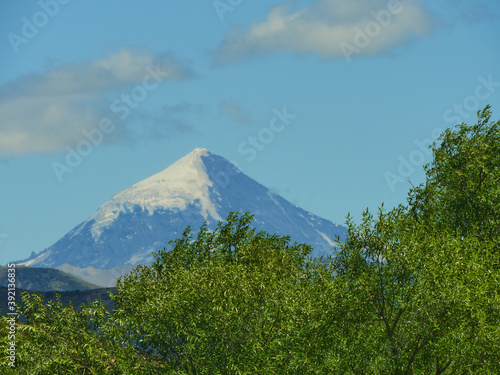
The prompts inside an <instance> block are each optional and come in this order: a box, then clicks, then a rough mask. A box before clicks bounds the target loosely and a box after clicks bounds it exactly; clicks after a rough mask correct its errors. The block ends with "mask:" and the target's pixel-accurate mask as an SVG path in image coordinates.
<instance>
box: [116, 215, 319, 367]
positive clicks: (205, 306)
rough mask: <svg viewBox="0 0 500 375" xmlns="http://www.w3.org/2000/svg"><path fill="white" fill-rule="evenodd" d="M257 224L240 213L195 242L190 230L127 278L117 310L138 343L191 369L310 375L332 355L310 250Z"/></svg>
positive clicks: (168, 361) (171, 363) (203, 230)
mask: <svg viewBox="0 0 500 375" xmlns="http://www.w3.org/2000/svg"><path fill="white" fill-rule="evenodd" d="M250 222H251V216H249V215H248V214H245V215H242V216H238V215H236V214H233V213H232V214H230V215H229V217H228V218H227V220H226V222H225V223H220V224H219V226H218V228H217V229H216V230H215V231H213V232H211V231H209V230H208V229H207V228H206V226H204V227H202V228H201V230H200V232H199V234H198V236H197V238H196V239H195V240H193V238H192V235H191V232H190V230H189V228H188V229H187V230H186V231H185V232H184V234H183V236H182V238H181V239H179V240H176V241H175V242H174V246H173V250H171V251H160V252H159V253H157V254H156V261H155V263H154V264H153V265H152V266H150V267H138V268H136V269H135V270H134V271H132V273H131V274H130V275H128V276H127V277H125V278H124V279H123V280H121V281H120V282H119V283H118V285H117V289H118V293H117V295H116V296H115V297H114V298H115V302H116V308H115V313H116V317H117V319H118V320H119V321H120V322H124V323H125V324H126V327H125V328H126V331H127V332H134V334H133V335H130V337H129V339H130V341H129V342H130V343H131V344H134V343H135V344H136V345H137V347H138V348H140V349H142V350H145V351H147V352H148V353H150V354H156V355H158V356H159V357H161V358H163V359H164V360H165V362H164V364H165V366H167V367H168V368H171V369H173V370H176V371H181V372H182V373H187V374H222V373H224V374H235V373H240V374H271V373H297V374H303V373H306V372H307V370H308V369H312V368H314V367H315V366H316V365H314V364H313V361H317V362H318V363H321V362H324V361H325V359H324V358H322V357H321V356H320V354H321V348H320V342H321V340H318V343H315V341H316V337H315V335H319V334H320V332H319V331H318V325H320V324H321V323H320V322H318V321H316V322H314V321H315V320H314V319H313V317H314V314H315V313H316V312H315V311H314V310H315V307H314V304H313V303H312V298H310V297H311V295H314V294H315V293H317V292H318V290H317V289H318V288H317V285H315V283H314V278H315V277H317V276H318V274H317V272H316V271H315V270H313V269H312V263H311V261H310V260H309V258H307V255H308V254H309V253H310V251H311V248H310V247H309V246H306V245H297V244H291V243H290V239H289V238H288V237H280V236H277V235H269V234H267V233H264V232H260V233H256V232H255V230H254V229H251V228H250ZM313 322H314V323H313ZM127 324H130V326H127ZM304 344H307V345H304ZM311 345H312V346H311Z"/></svg>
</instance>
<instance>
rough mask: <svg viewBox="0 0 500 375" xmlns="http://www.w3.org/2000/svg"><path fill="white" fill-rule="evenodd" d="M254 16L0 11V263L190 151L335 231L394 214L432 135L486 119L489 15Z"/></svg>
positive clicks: (243, 9)
mask: <svg viewBox="0 0 500 375" xmlns="http://www.w3.org/2000/svg"><path fill="white" fill-rule="evenodd" d="M255 3H256V2H251V1H249V0H221V1H204V2H194V1H191V2H189V1H181V0H172V1H154V2H139V1H119V2H118V1H107V2H99V1H94V0H88V1H85V2H83V1H77V0H41V1H38V2H29V3H28V2H18V1H14V0H6V1H3V2H2V3H1V4H0V14H1V16H0V17H1V20H2V22H1V23H0V57H1V61H2V69H1V71H0V197H1V198H0V264H5V263H7V262H9V261H12V260H17V259H21V258H25V257H27V256H29V255H30V253H31V252H32V251H35V252H39V251H41V250H43V249H44V248H46V247H48V246H50V245H52V244H53V243H54V242H56V241H57V240H58V239H59V238H61V237H62V236H63V235H64V234H66V233H67V232H68V231H69V230H71V229H72V228H73V227H75V226H76V225H77V224H79V223H80V222H82V221H84V220H86V219H87V218H88V217H90V216H91V215H92V214H93V213H94V212H95V211H96V210H97V209H98V207H99V206H100V205H101V204H103V203H104V202H106V201H107V200H108V199H110V198H111V197H112V196H113V195H114V194H115V193H117V192H118V191H120V190H122V189H124V188H126V187H128V186H130V185H132V184H134V183H136V182H138V181H140V180H142V179H144V178H147V177H149V176H151V175H152V174H154V173H156V172H159V171H161V170H163V169H164V168H166V167H167V166H168V165H170V164H171V163H173V162H174V161H176V160H177V159H179V158H180V157H182V156H184V155H185V154H187V153H189V152H190V151H192V150H193V149H194V148H196V147H205V148H208V149H209V150H210V151H212V152H213V153H216V154H219V155H221V156H224V157H225V158H227V159H229V160H232V161H234V162H235V163H237V164H238V166H239V168H240V169H241V170H242V171H243V172H244V173H246V174H248V175H249V176H250V177H252V178H254V179H256V180H257V181H259V182H261V183H262V184H264V185H265V186H267V187H269V188H272V189H274V190H275V191H276V192H278V193H279V194H281V195H282V196H283V197H285V198H286V199H288V200H290V201H292V202H293V203H295V204H297V205H299V206H301V207H302V208H304V209H306V210H308V211H311V212H313V213H315V214H317V215H320V216H322V217H325V218H327V219H330V220H332V221H334V222H337V223H344V221H345V216H346V215H347V214H348V212H350V213H351V214H352V215H353V216H354V217H355V218H359V217H360V214H361V212H362V211H363V210H364V209H365V208H366V207H369V208H370V209H371V210H376V209H377V207H379V206H380V204H381V203H382V202H384V205H385V207H388V208H390V207H392V206H394V205H397V204H399V203H404V202H405V199H406V193H407V191H408V189H409V187H410V185H409V183H408V182H407V181H406V179H407V178H409V179H410V180H411V182H412V183H413V184H418V183H421V182H422V181H423V173H422V172H421V170H422V168H421V166H422V164H423V163H427V162H429V161H430V157H429V155H428V154H427V153H426V152H425V146H426V144H427V143H428V142H429V141H430V140H431V139H433V138H434V137H435V136H436V134H438V133H439V129H445V128H446V127H450V126H452V125H454V124H456V123H460V122H468V123H472V122H473V121H474V120H475V113H476V111H477V110H479V109H480V108H483V107H484V106H485V105H487V104H491V105H492V110H493V116H494V118H495V119H498V118H500V115H499V114H500V64H499V63H500V49H499V48H498V46H499V41H500V40H499V35H500V17H499V16H500V3H498V2H497V1H494V0H491V1H486V0H483V1H467V0H462V1H451V0H441V1H434V2H431V1H417V0H413V1H411V0H404V1H397V0H391V1H386V0H370V1H368V0H314V1H313V0H297V1H287V2H283V1H266V2H257V4H255ZM277 114H279V115H278V117H279V116H281V118H284V120H283V121H284V125H285V126H276V124H277V123H279V124H281V123H283V122H274V121H273V118H275V117H276V116H277ZM273 124H274V126H273Z"/></svg>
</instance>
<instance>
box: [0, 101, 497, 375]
mask: <svg viewBox="0 0 500 375" xmlns="http://www.w3.org/2000/svg"><path fill="white" fill-rule="evenodd" d="M490 117H491V113H490V110H489V107H486V108H485V109H484V110H482V111H480V112H478V123H477V124H475V125H471V126H468V125H465V124H461V125H458V126H456V127H455V128H453V129H449V130H447V131H445V132H444V133H443V134H442V136H441V138H439V139H438V140H437V141H436V142H435V143H434V144H433V145H432V146H431V149H432V152H433V155H434V159H433V161H432V162H431V163H430V164H429V165H427V166H426V167H425V171H426V181H425V183H423V184H421V185H420V186H418V187H414V188H413V189H411V190H410V192H409V196H408V205H406V206H404V205H401V206H398V207H396V208H394V209H392V210H389V211H385V210H383V208H381V209H380V210H379V212H378V214H377V215H376V216H374V215H372V214H371V213H369V212H368V211H366V212H365V213H364V214H363V218H362V220H361V222H360V223H359V224H356V223H354V221H353V220H352V219H351V218H348V221H347V226H348V237H347V240H346V241H345V242H344V243H342V244H340V245H339V248H338V250H337V253H336V254H335V256H334V257H332V258H328V259H316V260H312V259H310V258H309V254H310V253H311V248H310V247H309V246H307V245H304V244H296V243H291V242H290V238H289V237H281V236H278V235H271V234H267V233H264V232H256V231H255V230H254V229H252V228H251V220H252V217H251V216H250V215H249V214H242V215H240V214H236V213H231V214H230V215H229V217H228V218H227V219H226V221H225V222H223V223H219V225H218V227H217V229H216V230H214V231H210V230H209V229H208V228H207V227H206V226H203V227H202V228H201V229H200V232H199V234H198V235H197V236H196V238H194V236H193V235H192V233H191V231H190V229H189V228H187V229H186V231H185V232H184V233H183V235H182V237H181V238H179V239H177V240H176V241H174V242H173V243H172V244H171V245H172V250H170V251H167V250H162V251H159V252H158V253H156V254H155V262H154V263H153V264H152V265H150V266H139V267H137V268H136V269H134V270H133V271H132V272H131V273H130V274H129V275H127V276H125V277H124V278H122V279H121V280H119V282H118V285H117V293H116V294H115V295H112V298H113V300H114V302H115V309H114V311H111V312H110V311H108V310H107V309H106V307H105V306H103V305H102V304H100V303H98V302H95V303H93V304H92V305H91V306H89V307H85V306H82V308H81V310H80V311H77V310H75V309H73V307H72V306H71V305H69V306H65V307H64V306H63V305H62V304H61V303H60V302H58V301H55V302H50V303H48V304H44V303H43V302H42V298H41V297H40V296H36V295H35V296H31V297H30V296H28V295H25V296H23V298H24V306H23V307H22V309H21V311H22V314H23V318H24V319H25V322H23V323H19V324H18V325H17V339H16V341H17V346H16V351H17V366H18V367H16V369H15V371H14V370H11V369H10V368H9V367H8V366H7V365H6V362H5V361H4V358H2V359H0V373H2V374H3V373H5V374H9V373H16V374H17V373H19V374H69V373H71V374H102V373H112V374H113V373H115V374H374V375H375V374H393V375H400V374H407V375H410V374H412V375H413V374H415V375H416V374H419V375H420V374H422V375H427V374H436V375H438V374H445V375H448V374H450V375H454V374H457V375H458V374H460V375H462V374H463V375H465V374H499V373H500V267H499V261H500V251H499V223H500V216H499V215H500V214H499V207H500V206H499V203H500V202H499V199H500V190H499V182H500V181H499V178H500V152H499V151H500V150H499V147H500V122H496V123H494V122H491V121H490ZM7 331H8V322H7V321H6V320H5V319H3V320H0V335H1V336H0V349H1V350H2V351H3V352H5V350H6V348H7V345H8V342H7V340H6V339H5V337H6V336H7ZM9 371H10V372H9Z"/></svg>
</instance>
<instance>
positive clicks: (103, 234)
mask: <svg viewBox="0 0 500 375" xmlns="http://www.w3.org/2000/svg"><path fill="white" fill-rule="evenodd" d="M231 211H240V212H250V213H251V214H253V215H254V217H255V221H254V226H255V227H256V228H257V229H258V230H265V231H267V232H269V233H278V234H280V235H290V236H291V237H292V240H294V241H297V242H299V243H307V244H309V245H311V246H312V247H313V248H314V252H313V254H312V255H313V256H318V255H327V254H329V253H331V252H332V251H333V250H334V247H335V245H336V243H335V235H338V236H339V237H340V239H341V240H343V239H344V238H345V228H344V227H342V226H340V225H337V224H333V223H332V222H330V221H328V220H326V219H323V218H320V217H318V216H316V215H314V214H312V213H309V212H307V211H305V210H303V209H301V208H299V207H297V206H295V205H293V204H292V203H290V202H288V201H287V200H285V199H284V198H282V197H281V196H279V195H277V194H275V193H273V192H271V191H270V190H269V189H267V188H266V187H264V186H263V185H261V184H259V183H258V182H256V181H255V180H253V179H251V178H250V177H248V176H246V175H245V174H243V173H242V172H241V171H239V170H238V169H237V168H236V167H235V166H234V165H233V164H231V163H230V162H229V161H227V160H226V159H224V158H223V157H221V156H218V155H215V154H212V153H211V152H209V151H208V150H206V149H200V148H197V149H195V150H193V151H192V152H191V153H189V154H188V155H186V156H184V157H183V158H181V159H179V160H178V161H177V162H175V163H174V164H172V165H171V166H170V167H168V168H167V169H165V170H163V171H162V172H160V173H157V174H155V175H154V176H151V177H149V178H147V179H145V180H143V181H141V182H139V183H137V184H135V185H132V186H131V187H129V188H127V189H125V190H123V191H121V192H119V193H118V194H116V195H115V196H114V197H113V198H111V200H109V201H108V202H106V203H104V204H103V205H102V206H101V207H100V208H99V209H98V210H97V212H96V213H95V214H94V215H93V216H92V217H90V218H89V219H88V220H86V221H84V222H83V223H81V224H79V225H78V226H76V227H75V228H74V229H73V230H71V231H70V232H69V233H68V234H66V235H65V236H64V237H63V238H61V239H60V240H59V241H57V242H56V243H55V244H54V245H52V246H51V247H49V248H48V249H45V250H44V251H42V252H41V253H39V254H34V255H33V256H32V257H30V258H28V259H26V260H25V261H24V262H23V263H21V264H24V265H27V266H37V267H54V268H58V269H61V270H64V271H66V272H69V273H72V274H73V275H75V276H77V277H80V278H82V279H84V280H86V281H89V282H93V283H97V280H99V281H101V283H102V280H106V285H103V286H111V285H112V284H113V282H114V281H116V278H118V276H120V275H121V274H123V273H124V272H126V271H128V270H130V269H131V268H132V267H133V266H135V265H137V264H150V263H151V262H153V260H154V259H153V256H152V252H154V251H157V250H159V249H163V248H167V249H168V248H169V247H168V241H169V240H172V239H175V238H178V237H180V236H181V235H182V232H183V231H184V229H185V228H186V227H187V226H191V228H192V230H193V232H194V233H195V234H196V232H197V229H199V228H200V226H201V225H202V224H203V222H205V221H206V222H207V225H208V227H209V228H211V229H213V228H215V226H216V225H217V223H218V221H220V220H224V218H225V217H227V215H228V214H229V212H231Z"/></svg>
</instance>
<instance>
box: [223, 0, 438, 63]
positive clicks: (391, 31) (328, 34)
mask: <svg viewBox="0 0 500 375" xmlns="http://www.w3.org/2000/svg"><path fill="white" fill-rule="evenodd" d="M391 3H392V4H394V3H397V4H398V5H399V6H400V7H401V8H402V11H400V12H398V13H397V14H391V19H390V22H389V23H388V24H387V25H384V27H383V28H382V30H381V31H380V33H379V34H378V35H377V36H376V37H374V38H373V40H371V43H370V45H369V46H368V47H367V48H364V49H363V51H362V54H376V53H379V52H383V51H386V50H388V49H389V48H391V47H393V46H395V45H398V44H400V43H403V42H405V41H406V40H408V39H409V38H411V37H415V36H422V35H424V34H425V33H426V32H428V31H429V29H430V28H431V26H432V22H431V17H430V15H429V14H428V12H426V10H424V9H423V8H422V6H421V5H420V2H419V1H416V0H414V1H412V0H402V1H396V2H394V1H389V2H388V1H387V0H369V1H367V0H321V1H318V2H316V3H314V4H313V5H311V6H309V7H307V8H303V9H300V10H297V11H292V10H291V4H290V3H285V4H282V5H279V6H276V7H274V8H272V9H271V10H270V12H269V13H268V15H267V19H266V20H265V21H264V22H260V23H254V24H252V26H251V27H250V28H249V29H241V28H237V27H233V28H231V29H230V30H229V32H228V33H227V34H226V36H225V38H224V40H223V41H222V44H221V46H220V47H219V49H218V50H217V51H216V54H215V61H216V62H217V63H228V62H232V61H236V60H241V59H245V58H250V57H254V56H257V55H262V54H271V53H281V52H290V53H297V54H306V53H307V54H316V55H320V56H322V57H325V58H331V59H333V58H342V57H343V56H344V55H343V52H344V51H343V49H342V43H352V41H353V40H354V38H355V37H356V35H357V33H358V32H359V30H363V29H364V28H365V26H366V25H367V23H368V22H370V21H374V13H377V12H380V11H382V10H386V9H387V8H388V7H389V6H390V4H391Z"/></svg>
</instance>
